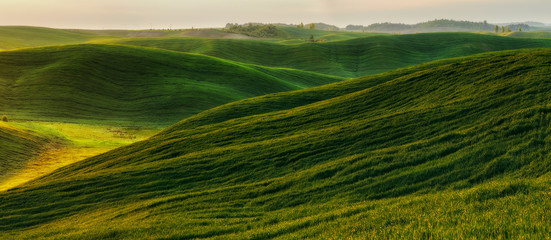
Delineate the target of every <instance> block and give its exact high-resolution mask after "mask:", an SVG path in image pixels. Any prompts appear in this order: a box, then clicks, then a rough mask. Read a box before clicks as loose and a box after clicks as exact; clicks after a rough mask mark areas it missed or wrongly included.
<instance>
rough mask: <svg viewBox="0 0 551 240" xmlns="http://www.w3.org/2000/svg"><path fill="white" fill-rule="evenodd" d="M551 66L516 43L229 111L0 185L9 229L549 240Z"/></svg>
mask: <svg viewBox="0 0 551 240" xmlns="http://www.w3.org/2000/svg"><path fill="white" fill-rule="evenodd" d="M550 74H551V51H548V50H529V51H509V52H501V53H489V54H483V55H477V56H473V57H467V58H460V59H453V60H446V61H440V62H435V63H430V64H426V65H422V66H416V67H412V68H408V69H401V70H399V71H396V72H391V73H386V74H381V75H376V76H370V77H364V78H360V79H354V80H349V81H344V82H339V83H335V84H331V85H327V86H321V87H318V88H314V89H307V90H302V91H296V92H291V93H280V94H274V95H268V96H263V97H258V98H253V99H248V100H245V101H243V102H236V103H233V104H231V105H228V106H221V107H219V108H215V109H212V110H209V111H206V112H204V113H201V114H198V115H196V116H194V117H191V118H188V119H186V120H183V121H182V122H180V123H178V124H176V125H174V126H172V127H170V128H168V129H166V130H165V131H163V132H161V133H160V134H158V135H156V136H154V137H152V138H150V139H149V140H146V141H143V142H138V143H136V144H133V145H130V146H127V147H122V148H119V149H116V150H113V151H111V152H108V153H106V154H103V155H100V156H97V157H94V158H91V159H87V160H84V161H82V162H78V163H76V164H73V165H70V166H67V167H65V168H63V169H60V170H58V171H56V172H55V173H53V174H51V175H48V176H45V177H43V178H41V179H37V180H35V181H33V182H30V183H28V184H26V185H24V186H21V187H20V188H17V189H12V190H11V191H8V192H6V193H2V194H0V216H2V217H0V231H1V232H3V233H5V234H9V235H8V236H15V237H18V238H21V237H27V238H38V237H42V238H78V237H86V238H122V239H124V238H126V239H132V238H136V237H141V238H144V237H151V238H158V239H166V238H174V239H194V238H211V237H212V238H216V237H220V238H246V239H268V238H320V237H322V236H324V237H334V238H361V237H365V236H381V237H383V238H395V239H400V238H431V237H432V238H473V237H478V238H499V237H511V238H521V237H526V238H542V237H543V236H545V234H547V233H548V231H547V230H548V229H549V221H547V220H548V219H550V218H551V215H550V213H549V211H546V210H545V209H546V208H548V207H550V204H549V201H548V190H549V187H550V186H551V180H550V179H551V176H549V171H550V170H551V167H550V166H551V165H550V164H549V159H550V157H549V156H550V155H549V154H550V149H551V142H550V139H549V138H548V137H547V136H548V134H549V132H550V131H551V130H550V128H549V126H550V124H551V107H550V106H549V104H548V103H549V100H550V99H551V95H550V94H549V92H551V82H550V81H549V77H548V76H549V75H550ZM274 103H276V105H275V106H272V104H274ZM232 106H235V107H232ZM231 110H233V111H231ZM220 111H222V112H221V113H220V114H218V112H220ZM212 116H216V119H212ZM366 200H369V201H366ZM503 209H507V211H506V212H504V211H503ZM519 221H520V222H519ZM69 223H71V224H69ZM509 223H510V224H509ZM84 226H85V229H84V228H83V227H84ZM0 236H1V235H0Z"/></svg>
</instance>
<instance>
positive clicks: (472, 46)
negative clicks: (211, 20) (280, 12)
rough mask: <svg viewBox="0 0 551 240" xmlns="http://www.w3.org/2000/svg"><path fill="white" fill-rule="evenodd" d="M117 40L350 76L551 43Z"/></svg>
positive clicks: (482, 39)
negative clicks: (281, 42) (282, 42)
mask: <svg viewBox="0 0 551 240" xmlns="http://www.w3.org/2000/svg"><path fill="white" fill-rule="evenodd" d="M299 30H300V29H299ZM114 43H117V44H128V45H136V46H146V47H154V48H161V49H169V50H174V51H182V52H192V53H200V54H206V55H210V56H215V57H219V58H224V59H229V60H232V61H237V62H243V63H251V64H258V65H263V66H272V67H286V68H294V69H301V70H306V71H313V72H319V73H324V74H330V75H336V76H341V77H348V78H351V77H358V76H365V75H368V74H376V73H382V72H387V71H390V70H394V69H398V68H402V67H406V66H411V65H415V64H420V63H424V62H429V61H433V60H439V59H446V58H451V57H460V56H468V55H472V54H476V53H482V52H490V51H500V50H510V49H519V48H542V47H551V40H547V39H519V38H510V37H500V36H492V35H483V34H473V33H430V34H409V35H381V36H372V37H365V38H356V39H351V40H345V41H335V42H327V43H302V44H278V43H271V42H265V41H245V40H231V39H199V38H142V39H121V40H116V41H114Z"/></svg>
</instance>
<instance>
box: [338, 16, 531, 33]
mask: <svg viewBox="0 0 551 240" xmlns="http://www.w3.org/2000/svg"><path fill="white" fill-rule="evenodd" d="M500 26H505V27H508V26H509V27H510V28H511V29H512V30H515V31H516V30H517V29H518V28H519V27H522V29H523V30H524V31H529V30H530V26H529V25H527V24H519V23H516V24H507V25H500ZM494 27H495V24H490V23H488V22H486V21H484V22H470V21H456V20H448V19H440V20H433V21H428V22H422V23H417V24H402V23H389V22H385V23H374V24H371V25H369V26H362V25H348V26H347V27H346V30H349V31H365V32H386V33H424V32H479V31H494Z"/></svg>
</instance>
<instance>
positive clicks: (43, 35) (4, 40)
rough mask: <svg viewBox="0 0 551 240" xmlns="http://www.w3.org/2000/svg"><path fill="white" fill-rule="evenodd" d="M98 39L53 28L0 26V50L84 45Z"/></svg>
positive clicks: (89, 35) (97, 37)
mask: <svg viewBox="0 0 551 240" xmlns="http://www.w3.org/2000/svg"><path fill="white" fill-rule="evenodd" d="M99 38H101V37H100V36H94V35H91V34H85V33H78V32H73V31H68V30H61V29H53V28H41V27H27V26H0V50H9V49H16V48H25V47H38V46H48V45H59V44H74V43H84V42H88V41H90V40H97V39H99Z"/></svg>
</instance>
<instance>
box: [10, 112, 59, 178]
mask: <svg viewBox="0 0 551 240" xmlns="http://www.w3.org/2000/svg"><path fill="white" fill-rule="evenodd" d="M61 142H62V140H61V139H59V138H57V137H55V136H51V135H49V134H45V133H39V132H37V131H31V130H28V129H25V128H21V127H19V126H17V125H13V124H11V123H5V122H0V181H1V180H3V179H4V178H6V177H7V176H8V175H9V174H11V173H12V171H13V170H15V169H19V168H21V167H22V166H23V165H24V164H25V163H27V162H28V161H29V160H31V159H32V158H34V157H36V156H38V154H40V153H41V152H42V151H44V150H45V149H47V148H49V147H52V146H54V145H56V144H60V143H61Z"/></svg>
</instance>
